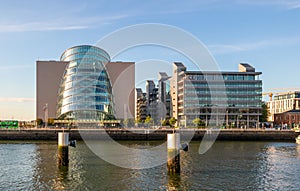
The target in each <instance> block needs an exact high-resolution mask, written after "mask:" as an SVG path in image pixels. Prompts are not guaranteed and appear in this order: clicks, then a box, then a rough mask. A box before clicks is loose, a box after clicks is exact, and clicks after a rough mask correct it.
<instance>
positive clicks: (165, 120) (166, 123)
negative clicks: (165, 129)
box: [161, 119, 170, 126]
mask: <svg viewBox="0 0 300 191" xmlns="http://www.w3.org/2000/svg"><path fill="white" fill-rule="evenodd" d="M161 125H162V126H170V123H169V119H163V120H162V121H161Z"/></svg>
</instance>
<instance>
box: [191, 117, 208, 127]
mask: <svg viewBox="0 0 300 191" xmlns="http://www.w3.org/2000/svg"><path fill="white" fill-rule="evenodd" d="M193 123H194V124H195V126H196V127H200V126H204V125H205V123H204V121H202V120H201V119H200V118H199V117H197V118H195V119H194V120H193Z"/></svg>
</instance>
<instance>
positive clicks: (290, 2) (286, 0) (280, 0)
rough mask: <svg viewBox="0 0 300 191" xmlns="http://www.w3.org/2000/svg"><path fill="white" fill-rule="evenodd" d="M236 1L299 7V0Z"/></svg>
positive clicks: (289, 7)
mask: <svg viewBox="0 0 300 191" xmlns="http://www.w3.org/2000/svg"><path fill="white" fill-rule="evenodd" d="M236 2H237V3H239V4H248V5H260V6H279V7H283V8H285V9H298V8H300V0H236Z"/></svg>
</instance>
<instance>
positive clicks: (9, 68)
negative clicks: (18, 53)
mask: <svg viewBox="0 0 300 191" xmlns="http://www.w3.org/2000/svg"><path fill="white" fill-rule="evenodd" d="M33 66H34V65H32V64H31V65H29V64H28V65H3V66H1V65H0V70H15V69H24V68H32V67H33Z"/></svg>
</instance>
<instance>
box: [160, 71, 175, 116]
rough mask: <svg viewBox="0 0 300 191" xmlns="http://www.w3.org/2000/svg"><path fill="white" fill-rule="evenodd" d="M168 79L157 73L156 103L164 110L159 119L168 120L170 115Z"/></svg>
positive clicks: (164, 75)
mask: <svg viewBox="0 0 300 191" xmlns="http://www.w3.org/2000/svg"><path fill="white" fill-rule="evenodd" d="M170 79H171V76H168V75H167V73H165V72H159V74H158V101H159V103H160V104H161V107H162V108H163V109H164V111H162V112H163V113H162V115H161V118H162V119H165V118H170V117H171V113H172V111H171V110H172V107H171V90H170Z"/></svg>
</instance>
